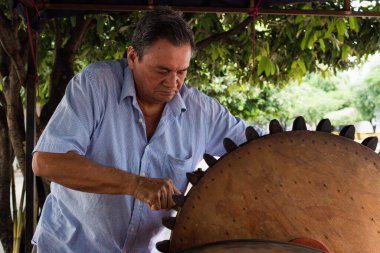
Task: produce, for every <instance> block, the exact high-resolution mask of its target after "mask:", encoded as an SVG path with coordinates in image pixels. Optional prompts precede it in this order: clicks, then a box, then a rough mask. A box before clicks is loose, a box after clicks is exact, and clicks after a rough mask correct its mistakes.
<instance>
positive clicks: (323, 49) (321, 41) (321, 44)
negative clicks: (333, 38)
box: [318, 39, 326, 52]
mask: <svg viewBox="0 0 380 253" xmlns="http://www.w3.org/2000/svg"><path fill="white" fill-rule="evenodd" d="M318 42H319V46H320V47H321V49H322V51H323V52H325V51H326V46H325V42H324V41H323V39H319V40H318Z"/></svg>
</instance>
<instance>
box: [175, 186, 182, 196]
mask: <svg viewBox="0 0 380 253" xmlns="http://www.w3.org/2000/svg"><path fill="white" fill-rule="evenodd" d="M177 194H182V193H181V191H180V190H178V189H177V187H175V185H174V184H173V195H177Z"/></svg>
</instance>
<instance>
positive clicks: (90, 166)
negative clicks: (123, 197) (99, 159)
mask: <svg viewBox="0 0 380 253" xmlns="http://www.w3.org/2000/svg"><path fill="white" fill-rule="evenodd" d="M33 171H34V173H35V174H36V175H37V176H41V177H44V178H47V179H49V180H51V181H53V182H56V183H58V184H61V185H63V186H65V187H68V188H71V189H74V190H78V191H84V192H92V193H102V194H128V195H133V194H134V191H135V189H136V187H137V185H138V180H139V176H137V175H135V174H132V173H128V172H125V171H122V170H119V169H115V168H111V167H106V166H102V165H99V164H97V163H95V162H93V161H91V160H89V159H87V158H86V157H83V156H81V155H78V154H76V153H74V152H68V153H65V154H56V153H46V152H36V153H35V154H34V156H33Z"/></svg>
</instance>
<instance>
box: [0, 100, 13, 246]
mask: <svg viewBox="0 0 380 253" xmlns="http://www.w3.org/2000/svg"><path fill="white" fill-rule="evenodd" d="M1 95H3V94H1ZM0 147H1V148H0V185H1V187H0V210H1V212H0V228H1V229H0V240H1V243H2V245H3V248H4V252H5V253H10V252H12V241H13V222H12V216H11V208H10V184H11V173H13V170H12V161H13V157H14V156H13V152H12V146H11V143H10V140H9V135H8V126H7V118H6V110H5V108H4V107H0Z"/></svg>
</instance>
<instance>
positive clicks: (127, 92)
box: [119, 59, 187, 115]
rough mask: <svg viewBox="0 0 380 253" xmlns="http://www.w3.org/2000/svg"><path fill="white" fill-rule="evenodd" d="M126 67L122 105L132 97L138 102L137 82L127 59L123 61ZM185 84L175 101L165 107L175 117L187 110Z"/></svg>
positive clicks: (121, 97)
mask: <svg viewBox="0 0 380 253" xmlns="http://www.w3.org/2000/svg"><path fill="white" fill-rule="evenodd" d="M123 63H124V64H125V65H124V66H125V67H124V81H123V87H122V89H121V94H120V101H119V102H120V103H121V102H122V101H123V100H124V99H125V98H127V97H132V98H133V100H134V101H136V102H137V99H136V88H135V81H134V79H133V73H132V70H131V69H130V68H129V67H128V63H127V60H126V59H123ZM185 90H186V87H185V84H184V85H183V86H182V88H181V90H180V91H179V92H178V93H177V94H176V95H175V96H174V97H173V99H172V100H171V101H170V102H168V103H167V104H166V106H165V107H168V109H170V110H171V111H172V112H173V113H174V114H175V115H178V114H180V113H181V112H184V111H186V110H187V108H186V105H185V102H184V100H183V98H182V95H181V92H183V91H185Z"/></svg>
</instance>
